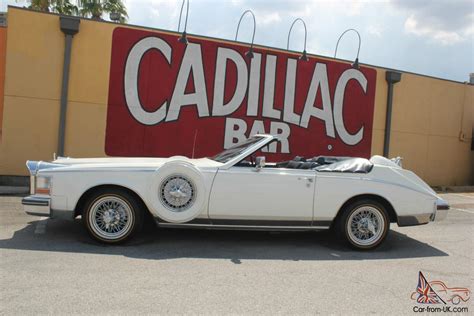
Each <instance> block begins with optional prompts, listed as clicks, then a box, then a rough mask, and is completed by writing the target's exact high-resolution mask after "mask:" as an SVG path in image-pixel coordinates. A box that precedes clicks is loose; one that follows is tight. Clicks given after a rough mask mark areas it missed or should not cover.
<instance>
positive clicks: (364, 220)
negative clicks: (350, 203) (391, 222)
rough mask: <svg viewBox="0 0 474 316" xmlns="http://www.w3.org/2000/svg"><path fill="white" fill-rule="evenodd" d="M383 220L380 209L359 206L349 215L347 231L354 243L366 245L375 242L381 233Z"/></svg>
mask: <svg viewBox="0 0 474 316" xmlns="http://www.w3.org/2000/svg"><path fill="white" fill-rule="evenodd" d="M384 227H385V220H384V217H383V215H382V213H381V211H380V210H378V209H377V208H375V207H373V206H367V205H366V206H361V207H359V208H358V209H356V210H355V211H354V212H352V214H351V215H350V216H349V220H348V221H347V231H348V233H349V238H350V239H351V240H352V241H353V242H354V243H356V244H358V245H361V246H367V245H371V244H374V243H376V242H377V241H378V240H379V239H380V238H381V237H382V235H383V229H384Z"/></svg>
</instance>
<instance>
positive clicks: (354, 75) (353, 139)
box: [334, 69, 367, 145]
mask: <svg viewBox="0 0 474 316" xmlns="http://www.w3.org/2000/svg"><path fill="white" fill-rule="evenodd" d="M351 79H355V80H357V82H359V84H360V86H361V87H362V90H364V93H365V92H366V90H367V79H366V78H365V76H364V74H363V73H362V72H360V71H359V70H356V69H348V70H346V71H344V72H343V73H342V75H341V77H339V80H338V81H337V86H336V92H335V93H334V122H335V124H336V131H337V134H338V135H339V137H341V139H342V141H343V142H344V143H346V144H347V145H355V144H357V143H359V142H360V141H361V140H362V137H363V136H364V126H362V127H361V128H360V129H359V130H358V131H357V133H355V134H352V135H351V134H349V132H348V131H347V130H346V127H345V126H344V118H343V117H342V113H343V109H342V108H343V105H344V92H345V90H346V86H347V83H348V82H349V80H351Z"/></svg>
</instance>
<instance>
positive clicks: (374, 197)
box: [332, 193, 398, 226]
mask: <svg viewBox="0 0 474 316" xmlns="http://www.w3.org/2000/svg"><path fill="white" fill-rule="evenodd" d="M364 199H370V200H374V201H377V202H379V203H380V204H382V205H383V206H384V207H385V209H386V210H387V213H388V216H389V219H390V223H396V222H397V218H398V216H397V213H396V212H395V209H394V207H393V205H392V203H390V202H389V201H388V200H387V199H386V198H384V197H383V196H380V195H377V194H370V193H367V194H359V195H355V196H353V197H351V198H349V199H348V200H347V201H345V202H344V203H343V204H342V206H341V207H340V208H339V210H338V211H337V214H336V217H334V220H333V221H332V226H333V225H334V223H336V222H337V221H338V220H339V217H341V215H342V212H343V210H344V208H345V207H346V206H348V205H350V204H352V203H354V202H356V201H359V200H364Z"/></svg>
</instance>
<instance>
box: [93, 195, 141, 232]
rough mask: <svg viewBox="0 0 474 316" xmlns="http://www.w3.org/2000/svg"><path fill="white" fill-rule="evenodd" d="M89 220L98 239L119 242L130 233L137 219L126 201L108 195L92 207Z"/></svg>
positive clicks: (95, 202)
mask: <svg viewBox="0 0 474 316" xmlns="http://www.w3.org/2000/svg"><path fill="white" fill-rule="evenodd" d="M88 220H89V224H90V228H91V230H92V232H93V233H94V234H96V235H97V236H98V237H100V238H103V239H105V240H117V239H120V238H122V237H123V236H125V235H126V234H128V233H129V232H130V230H131V229H132V228H133V222H134V220H135V219H134V213H133V212H132V208H131V206H130V204H129V203H128V202H127V201H126V200H124V199H123V198H121V197H118V196H113V195H106V196H102V197H100V198H99V199H97V200H96V201H94V203H93V204H92V205H91V207H90V211H89V214H88Z"/></svg>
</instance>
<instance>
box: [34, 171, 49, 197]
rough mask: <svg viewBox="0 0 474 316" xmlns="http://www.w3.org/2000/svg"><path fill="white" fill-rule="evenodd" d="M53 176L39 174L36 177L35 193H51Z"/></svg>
mask: <svg viewBox="0 0 474 316" xmlns="http://www.w3.org/2000/svg"><path fill="white" fill-rule="evenodd" d="M51 184H52V181H51V177H45V176H37V177H36V186H35V189H36V190H35V193H36V194H46V195H50V193H51Z"/></svg>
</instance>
